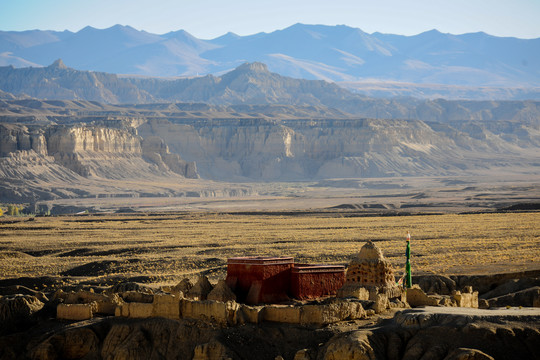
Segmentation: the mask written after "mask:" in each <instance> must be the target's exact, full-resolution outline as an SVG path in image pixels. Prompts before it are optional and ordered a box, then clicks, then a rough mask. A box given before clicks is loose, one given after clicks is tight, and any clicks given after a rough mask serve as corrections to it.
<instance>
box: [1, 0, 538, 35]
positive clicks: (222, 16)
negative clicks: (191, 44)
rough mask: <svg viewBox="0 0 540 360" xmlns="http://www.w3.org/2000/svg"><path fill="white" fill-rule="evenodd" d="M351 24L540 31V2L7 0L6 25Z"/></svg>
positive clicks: (239, 28)
mask: <svg viewBox="0 0 540 360" xmlns="http://www.w3.org/2000/svg"><path fill="white" fill-rule="evenodd" d="M298 22H301V23H304V24H325V25H336V24H345V25H349V26H352V27H357V28H360V29H362V30H364V31H366V32H369V33H372V32H375V31H379V32H384V33H393V34H404V35H413V34H418V33H420V32H423V31H426V30H431V29H438V30H439V31H442V32H448V33H452V34H463V33H467V32H476V31H484V32H487V33H489V34H492V35H497V36H515V37H521V38H536V37H540V0H442V1H441V0H272V1H267V0H0V30H17V31H21V30H30V29H41V30H65V29H67V30H71V31H78V30H80V29H81V28H83V27H85V26H87V25H90V26H93V27H96V28H100V29H102V28H107V27H110V26H112V25H115V24H122V25H130V26H132V27H134V28H136V29H139V30H146V31H149V32H152V33H158V34H162V33H166V32H169V31H174V30H180V29H184V30H186V31H188V32H189V33H191V34H193V35H195V36H197V37H199V38H204V39H209V38H214V37H217V36H219V35H223V34H225V33H226V32H228V31H232V32H234V33H237V34H239V35H250V34H254V33H257V32H261V31H264V32H271V31H273V30H277V29H283V28H285V27H288V26H290V25H293V24H295V23H298Z"/></svg>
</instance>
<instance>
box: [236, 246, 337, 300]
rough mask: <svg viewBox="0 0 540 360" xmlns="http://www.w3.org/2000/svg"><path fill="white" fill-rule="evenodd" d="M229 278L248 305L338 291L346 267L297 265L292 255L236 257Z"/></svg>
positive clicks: (317, 295)
mask: <svg viewBox="0 0 540 360" xmlns="http://www.w3.org/2000/svg"><path fill="white" fill-rule="evenodd" d="M226 281H227V285H228V286H229V287H230V288H231V290H232V291H233V292H234V293H235V294H236V296H237V298H238V300H239V301H240V302H245V303H247V304H259V303H272V302H280V301H285V300H287V299H289V298H290V297H294V298H297V299H313V298H318V297H321V296H326V295H333V294H335V293H336V291H337V289H339V288H340V287H341V286H342V285H343V283H344V282H345V267H344V266H341V265H307V264H294V259H293V258H292V257H236V258H230V259H228V260H227V279H226Z"/></svg>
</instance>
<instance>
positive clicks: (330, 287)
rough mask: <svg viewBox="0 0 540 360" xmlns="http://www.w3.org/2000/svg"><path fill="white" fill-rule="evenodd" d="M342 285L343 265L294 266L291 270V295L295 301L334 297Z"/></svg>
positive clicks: (343, 279)
mask: <svg viewBox="0 0 540 360" xmlns="http://www.w3.org/2000/svg"><path fill="white" fill-rule="evenodd" d="M344 283H345V266H343V265H310V264H295V265H294V267H293V268H292V270H291V295H292V296H293V297H294V298H296V299H301V300H306V299H316V298H319V297H322V296H327V295H335V294H336V293H337V291H338V289H339V288H341V287H342V286H343V284H344Z"/></svg>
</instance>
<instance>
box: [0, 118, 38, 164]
mask: <svg viewBox="0 0 540 360" xmlns="http://www.w3.org/2000/svg"><path fill="white" fill-rule="evenodd" d="M23 150H33V151H35V152H36V153H38V154H41V155H46V154H47V142H46V140H45V136H44V131H43V129H40V128H28V127H26V126H18V125H12V124H0V156H7V155H9V154H10V153H14V152H16V151H23Z"/></svg>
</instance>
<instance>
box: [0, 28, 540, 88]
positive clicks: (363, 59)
mask: <svg viewBox="0 0 540 360" xmlns="http://www.w3.org/2000/svg"><path fill="white" fill-rule="evenodd" d="M58 58H62V59H63V60H64V62H65V63H66V64H68V65H69V66H70V67H72V68H75V69H79V70H91V71H98V72H107V73H115V74H133V75H144V76H161V77H195V76H198V75H206V74H214V75H221V74H224V73H226V72H229V71H231V70H232V69H235V68H236V67H238V66H239V65H241V64H243V63H245V62H263V63H265V64H267V66H268V68H269V70H270V71H272V72H276V73H279V74H281V75H284V76H289V77H295V78H304V79H318V80H328V81H348V82H349V84H350V83H351V82H357V81H359V80H364V81H365V80H374V79H375V80H377V81H381V80H384V81H390V82H406V83H415V84H445V85H459V86H473V87H478V86H488V87H503V88H505V87H518V88H521V87H540V38H538V39H531V40H524V39H517V38H500V37H495V36H491V35H488V34H485V33H472V34H464V35H451V34H443V33H440V32H438V31H436V30H432V31H428V32H425V33H422V34H419V35H415V36H401V35H391V34H381V33H373V34H368V33H365V32H363V31H362V30H360V29H357V28H351V27H347V26H322V25H303V24H296V25H293V26H291V27H288V28H286V29H283V30H278V31H274V32H272V33H259V34H255V35H251V36H238V35H235V34H232V33H228V34H226V35H223V36H221V37H218V38H216V39H212V40H201V39H197V38H196V37H194V36H192V35H190V34H189V33H187V32H185V31H182V30H180V31H176V32H170V33H167V34H163V35H156V34H151V33H148V32H145V31H138V30H136V29H133V28H131V27H129V26H120V25H116V26H113V27H111V28H108V29H103V30H100V29H95V28H92V27H86V28H84V29H82V30H80V31H78V32H76V33H73V32H69V31H64V32H56V31H41V30H32V31H24V32H5V31H4V32H0V65H4V66H5V65H13V66H15V67H28V66H34V67H36V66H47V65H49V64H51V63H52V62H53V61H55V60H56V59H58ZM353 88H354V87H353ZM357 88H358V87H357Z"/></svg>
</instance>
